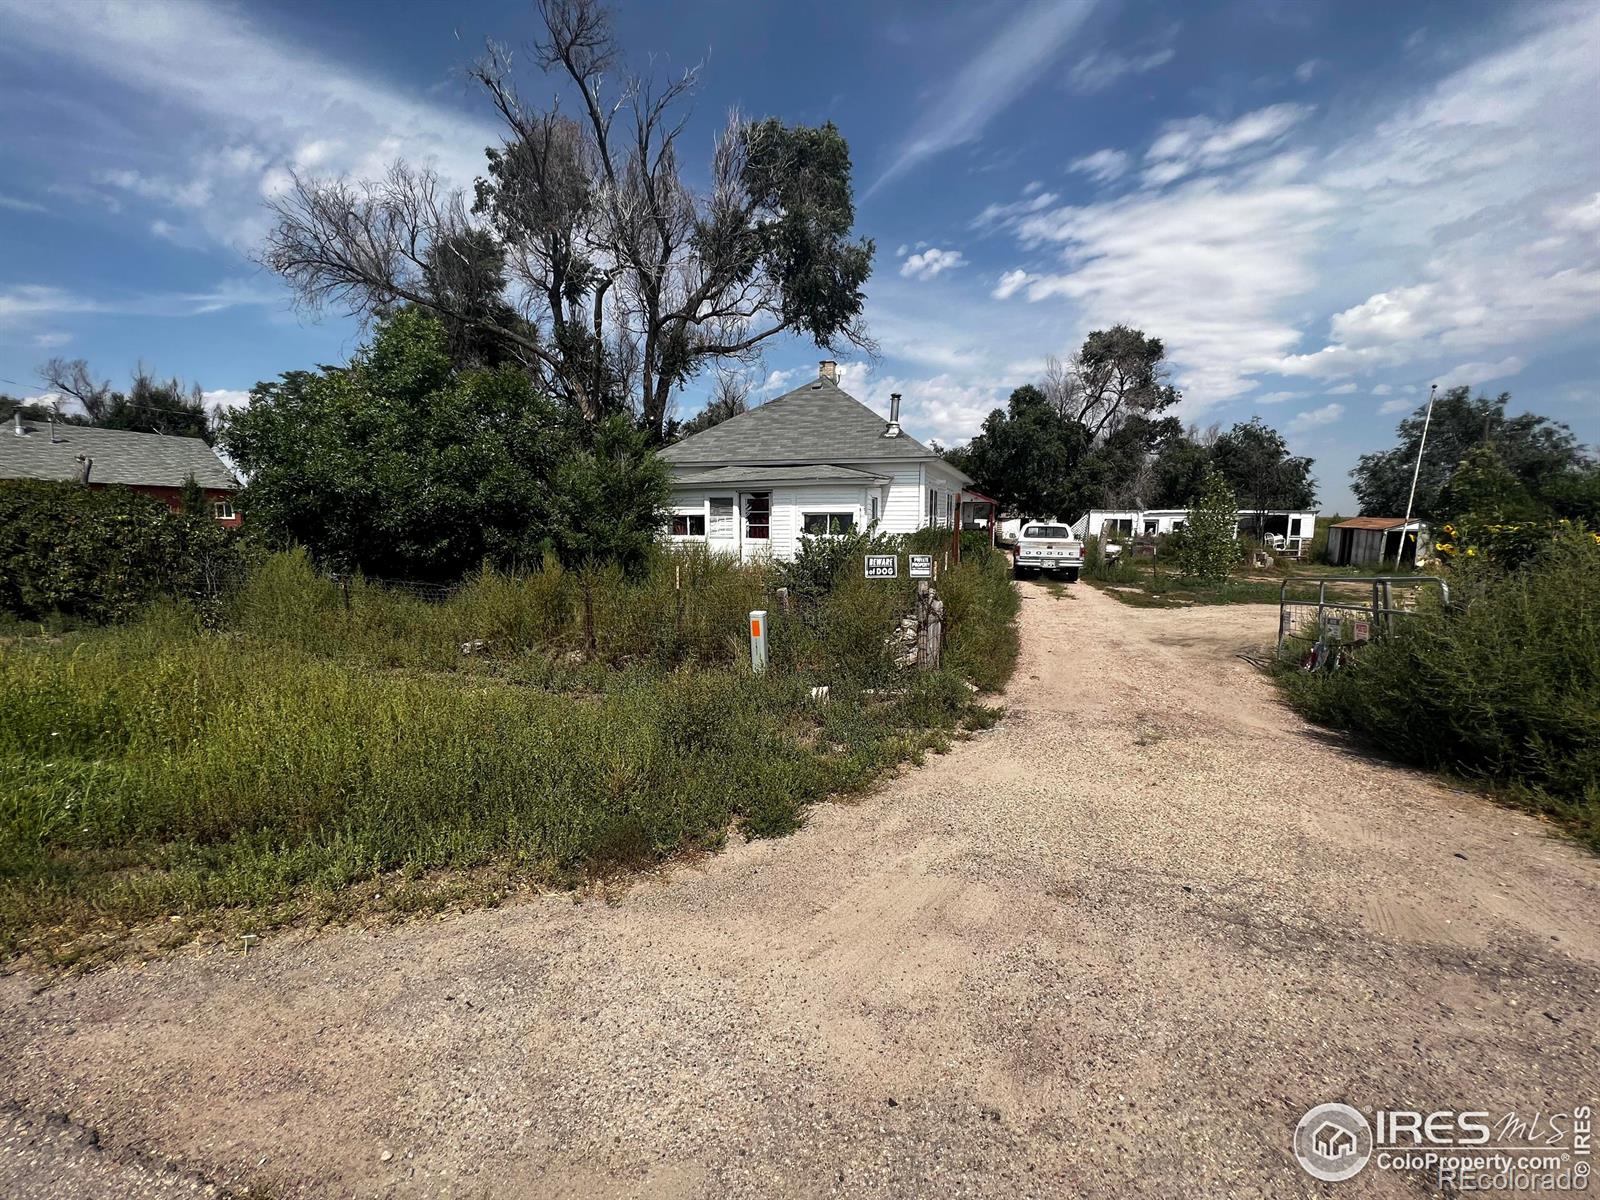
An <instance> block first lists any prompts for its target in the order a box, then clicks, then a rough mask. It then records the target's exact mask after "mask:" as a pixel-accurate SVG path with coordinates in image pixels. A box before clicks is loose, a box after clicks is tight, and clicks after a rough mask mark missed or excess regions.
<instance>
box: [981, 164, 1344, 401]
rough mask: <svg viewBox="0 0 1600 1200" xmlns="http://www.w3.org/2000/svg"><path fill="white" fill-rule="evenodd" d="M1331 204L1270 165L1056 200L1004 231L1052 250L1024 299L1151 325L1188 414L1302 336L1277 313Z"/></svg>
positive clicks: (1297, 282)
mask: <svg viewBox="0 0 1600 1200" xmlns="http://www.w3.org/2000/svg"><path fill="white" fill-rule="evenodd" d="M1332 207H1333V203H1332V200H1331V199H1330V198H1329V197H1328V196H1327V195H1326V194H1325V193H1324V192H1323V191H1322V190H1321V189H1318V188H1315V187H1311V186H1308V185H1305V184H1301V183H1296V182H1292V181H1291V182H1282V181H1279V180H1278V179H1277V178H1276V177H1275V176H1274V174H1273V173H1272V172H1271V171H1270V170H1269V171H1265V172H1255V173H1246V174H1244V175H1243V176H1241V177H1240V178H1238V179H1235V180H1233V181H1230V182H1229V183H1227V184H1224V183H1222V182H1220V181H1216V180H1211V179H1197V180H1193V181H1191V182H1189V183H1187V184H1185V185H1183V186H1181V187H1179V188H1177V189H1175V190H1172V191H1169V192H1164V193H1149V192H1138V193H1133V194H1130V195H1125V196H1121V197H1118V198H1116V199H1113V200H1108V201H1105V202H1102V203H1098V204H1092V205H1087V206H1082V207H1062V208H1056V209H1052V210H1049V211H1047V212H1041V213H1035V214H1031V215H1028V216H1025V217H1021V218H1017V219H1014V220H1013V221H1012V223H1011V225H1010V228H1011V229H1012V230H1013V231H1014V232H1015V233H1016V235H1017V237H1018V239H1019V240H1020V241H1021V243H1022V244H1023V246H1025V247H1028V248H1031V249H1037V248H1054V249H1055V250H1056V251H1057V253H1058V254H1059V256H1060V261H1061V269H1060V270H1059V271H1057V272H1054V273H1036V274H1032V275H1030V277H1029V279H1028V281H1027V284H1026V286H1025V288H1024V289H1023V294H1024V295H1025V296H1026V297H1027V299H1028V300H1030V301H1032V302H1034V303H1039V302H1042V301H1046V300H1050V299H1052V298H1065V299H1067V300H1069V301H1072V302H1074V303H1075V304H1076V305H1077V306H1078V307H1079V308H1080V309H1081V310H1083V311H1084V312H1085V313H1087V314H1089V315H1088V318H1087V319H1088V320H1089V321H1092V322H1093V323H1094V325H1096V326H1103V325H1107V324H1111V323H1114V322H1117V321H1126V322H1129V323H1131V324H1134V325H1137V326H1139V327H1140V328H1143V329H1147V330H1150V331H1151V332H1156V331H1159V333H1160V336H1161V337H1162V338H1163V340H1164V341H1165V342H1166V345H1167V347H1168V353H1169V355H1170V357H1171V358H1172V360H1173V361H1174V363H1175V364H1176V365H1177V366H1178V367H1179V368H1180V371H1181V375H1182V379H1181V382H1182V384H1183V386H1184V388H1185V390H1186V391H1187V392H1188V398H1189V400H1190V407H1189V409H1188V415H1196V414H1197V413H1198V412H1199V411H1201V410H1203V409H1204V408H1205V407H1207V406H1210V405H1213V404H1215V403H1217V402H1219V401H1220V400H1223V399H1226V398H1228V397H1231V396H1236V395H1240V394H1241V393H1243V392H1245V391H1248V390H1249V388H1250V386H1251V385H1250V384H1249V382H1248V381H1247V379H1246V373H1247V369H1246V364H1247V363H1248V362H1250V361H1252V360H1259V359H1271V358H1276V357H1281V356H1282V355H1283V354H1284V353H1285V352H1286V351H1287V350H1288V348H1290V347H1292V346H1293V345H1294V344H1295V343H1296V342H1297V341H1298V340H1299V338H1300V333H1299V331H1298V330H1297V329H1296V328H1295V327H1294V326H1293V325H1292V324H1291V323H1289V321H1288V320H1286V319H1284V318H1282V317H1280V316H1278V315H1277V312H1278V310H1279V309H1280V308H1282V307H1283V306H1284V305H1285V304H1286V303H1287V302H1288V301H1290V300H1292V299H1293V298H1294V297H1296V296H1298V295H1300V294H1301V293H1303V292H1304V291H1306V290H1308V289H1309V288H1310V287H1311V286H1312V285H1313V283H1314V282H1315V278H1316V276H1315V272H1314V270H1313V266H1312V262H1311V254H1310V252H1311V249H1312V247H1313V246H1314V245H1315V242H1316V234H1317V233H1318V231H1319V230H1320V229H1321V228H1322V227H1323V226H1324V225H1325V224H1326V222H1327V221H1328V220H1329V218H1330V214H1331V210H1332ZM1201 297H1203V298H1204V299H1203V302H1197V300H1198V299H1199V298H1201Z"/></svg>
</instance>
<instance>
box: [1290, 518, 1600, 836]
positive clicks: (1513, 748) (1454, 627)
mask: <svg viewBox="0 0 1600 1200" xmlns="http://www.w3.org/2000/svg"><path fill="white" fill-rule="evenodd" d="M1451 576H1452V585H1453V587H1454V588H1455V591H1456V597H1455V599H1456V600H1457V605H1456V606H1455V607H1451V608H1445V607H1440V606H1435V607H1431V608H1427V609H1425V610H1424V611H1423V612H1422V613H1420V614H1419V615H1417V616H1415V617H1412V618H1410V619H1402V620H1401V621H1400V623H1399V624H1398V626H1397V627H1396V629H1395V631H1394V633H1393V634H1392V635H1390V636H1387V637H1383V638H1380V639H1379V640H1378V641H1376V642H1374V643H1373V644H1371V645H1370V646H1367V647H1365V648H1364V649H1363V650H1362V651H1361V652H1360V653H1359V654H1358V655H1357V656H1356V657H1355V659H1354V661H1353V662H1352V663H1351V664H1350V665H1349V666H1346V667H1343V668H1341V669H1339V670H1336V671H1333V672H1329V673H1318V674H1314V675H1313V674H1302V673H1300V672H1298V671H1294V670H1288V671H1285V673H1284V675H1283V678H1284V680H1285V683H1286V685H1287V686H1288V687H1289V688H1290V691H1291V693H1292V694H1293V696H1294V697H1295V699H1296V700H1297V701H1298V703H1299V704H1300V705H1301V706H1302V707H1303V708H1304V710H1305V711H1306V712H1307V714H1308V715H1310V716H1311V717H1312V718H1313V719H1315V720H1319V721H1322V722H1324V723H1327V724H1330V725H1335V726H1339V727H1342V728H1346V729H1351V730H1356V731H1358V732H1360V733H1361V734H1362V735H1363V736H1365V737H1366V738H1368V739H1370V740H1371V741H1373V742H1375V743H1376V744H1378V745H1379V746H1382V747H1383V748H1384V749H1386V750H1389V751H1391V752H1393V753H1395V754H1398V755H1401V756H1403V757H1405V758H1407V759H1410V760H1412V761H1415V762H1419V763H1423V764H1425V765H1428V766H1432V767H1441V768H1446V769H1449V770H1452V771H1457V772H1461V773H1463V774H1468V775H1475V776H1481V777H1483V778H1486V779H1489V780H1492V781H1495V782H1498V783H1501V784H1504V785H1506V788H1507V793H1508V794H1509V795H1513V796H1516V797H1520V798H1521V799H1523V800H1525V801H1526V802H1527V803H1529V804H1530V805H1532V806H1534V807H1536V808H1539V809H1541V810H1544V811H1547V812H1550V813H1552V814H1554V815H1556V816H1557V817H1559V818H1560V819H1562V820H1563V821H1565V822H1566V823H1567V824H1569V825H1570V826H1571V827H1572V828H1573V829H1574V830H1576V831H1577V833H1578V834H1579V836H1581V837H1583V838H1585V839H1586V840H1587V841H1588V842H1589V844H1590V845H1592V846H1594V847H1595V848H1596V849H1600V585H1597V583H1596V580H1597V579H1600V535H1597V534H1595V533H1593V532H1591V531H1589V530H1587V529H1585V528H1583V527H1582V526H1577V525H1573V526H1567V527H1565V528H1564V529H1563V530H1561V531H1560V532H1559V533H1558V534H1557V536H1556V537H1555V538H1554V539H1553V540H1552V539H1550V538H1548V537H1547V538H1546V541H1545V543H1544V546H1543V548H1542V552H1541V553H1540V555H1539V556H1538V557H1537V559H1536V560H1535V561H1534V562H1532V563H1530V564H1529V565H1527V566H1525V567H1524V568H1523V569H1521V570H1515V571H1503V570H1499V569H1496V568H1495V567H1493V566H1492V565H1483V566H1480V565H1478V564H1477V563H1461V564H1458V565H1457V566H1456V567H1455V568H1454V569H1453V570H1452V572H1451Z"/></svg>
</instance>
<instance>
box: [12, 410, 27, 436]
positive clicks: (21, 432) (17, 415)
mask: <svg viewBox="0 0 1600 1200" xmlns="http://www.w3.org/2000/svg"><path fill="white" fill-rule="evenodd" d="M11 420H12V423H13V426H14V430H15V433H16V435H17V436H18V437H27V436H28V431H27V430H26V429H24V428H23V426H22V410H21V409H20V408H18V409H14V410H13V411H12V413H11Z"/></svg>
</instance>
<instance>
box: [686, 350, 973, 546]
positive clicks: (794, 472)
mask: <svg viewBox="0 0 1600 1200" xmlns="http://www.w3.org/2000/svg"><path fill="white" fill-rule="evenodd" d="M661 457H662V458H664V459H666V461H667V462H668V463H669V464H670V465H671V467H672V476H673V478H672V498H671V500H670V502H669V505H668V507H669V510H670V512H671V527H670V529H669V533H670V535H671V538H672V540H673V541H678V542H704V543H705V544H707V545H708V546H710V548H711V549H713V550H717V551H721V552H723V553H727V554H733V555H737V556H738V557H739V558H741V559H754V558H765V557H772V558H790V557H793V555H794V553H795V551H796V550H797V549H798V547H799V544H800V537H801V535H802V534H809V535H812V536H818V537H826V536H830V535H837V534H841V533H847V532H850V531H852V530H857V529H864V528H865V527H866V526H868V525H871V524H873V523H876V524H877V527H878V528H879V529H880V530H882V531H883V532H885V533H911V532H913V531H915V530H918V529H923V528H926V527H928V526H934V527H936V528H940V529H953V528H954V525H955V523H956V521H957V520H958V514H959V513H960V512H961V511H962V510H961V505H962V496H963V493H964V492H965V493H968V494H969V496H970V494H971V493H972V482H973V481H972V478H971V476H969V475H967V474H965V473H964V472H962V471H959V470H957V469H956V468H955V467H953V466H951V465H950V464H949V463H947V462H945V461H944V460H943V459H942V458H940V457H939V456H938V455H937V454H935V453H934V452H933V451H932V450H930V449H929V448H928V447H926V446H924V445H923V444H922V443H921V442H919V441H917V440H916V439H915V438H913V437H910V436H908V435H907V434H906V433H905V432H904V431H903V430H902V429H901V428H900V397H899V396H898V395H896V396H894V397H892V398H891V400H890V409H889V416H888V419H887V420H885V419H884V418H883V417H882V416H880V415H879V414H877V413H876V412H874V411H873V410H872V409H870V408H868V407H867V406H866V405H865V404H862V403H861V402H860V401H859V400H857V399H856V398H855V397H853V396H851V395H849V394H848V393H847V392H845V391H844V390H842V389H841V388H840V387H839V372H838V364H836V363H834V362H832V361H830V360H824V361H823V363H822V364H821V368H820V370H819V371H818V374H817V378H816V379H815V380H813V381H812V382H810V383H807V384H804V385H802V386H801V387H798V388H796V389H795V390H794V391H792V392H788V393H786V394H784V395H782V396H779V397H777V398H776V399H775V400H769V401H767V403H765V404H763V405H761V406H760V407H759V408H754V409H751V410H750V411H749V412H746V413H740V414H739V415H738V416H736V417H731V418H729V419H728V420H726V421H724V422H722V424H720V425H714V426H712V427H711V428H710V429H707V430H705V431H704V432H702V433H697V434H695V435H694V436H693V437H688V438H685V439H684V440H683V441H681V442H678V443H676V444H674V445H671V446H668V447H667V448H666V449H665V450H663V451H662V452H661Z"/></svg>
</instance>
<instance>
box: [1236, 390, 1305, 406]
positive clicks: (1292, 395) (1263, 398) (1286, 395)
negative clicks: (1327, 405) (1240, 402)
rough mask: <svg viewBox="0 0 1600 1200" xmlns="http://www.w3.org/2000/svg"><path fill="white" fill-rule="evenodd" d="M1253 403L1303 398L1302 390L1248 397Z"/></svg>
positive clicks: (1272, 402) (1271, 402) (1273, 402)
mask: <svg viewBox="0 0 1600 1200" xmlns="http://www.w3.org/2000/svg"><path fill="white" fill-rule="evenodd" d="M1246 399H1248V400H1249V401H1250V402H1251V403H1252V404H1284V403H1287V402H1288V401H1290V400H1303V399H1305V395H1304V393H1302V392H1266V393H1263V394H1262V395H1260V396H1248V397H1246Z"/></svg>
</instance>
